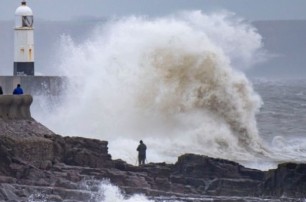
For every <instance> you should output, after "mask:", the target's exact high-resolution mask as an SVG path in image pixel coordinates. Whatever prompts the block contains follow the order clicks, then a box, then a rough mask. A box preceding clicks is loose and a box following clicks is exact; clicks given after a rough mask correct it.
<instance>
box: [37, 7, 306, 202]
mask: <svg viewBox="0 0 306 202" xmlns="http://www.w3.org/2000/svg"><path fill="white" fill-rule="evenodd" d="M55 57H57V58H58V61H59V62H58V63H57V64H54V68H56V70H57V71H58V72H60V74H61V75H63V76H66V77H67V78H68V80H69V83H68V86H67V89H65V90H64V92H65V93H64V95H63V97H62V98H61V101H60V102H58V103H56V104H55V106H56V107H53V108H52V107H51V108H52V113H51V114H49V111H48V110H46V111H39V112H37V113H34V114H33V116H34V117H35V118H37V119H38V120H40V121H41V122H42V123H43V124H45V125H46V126H47V127H49V128H50V129H51V130H53V131H55V132H57V133H59V134H62V135H71V136H83V137H89V138H98V139H101V140H107V141H108V142H109V153H110V154H111V155H112V158H113V159H116V158H120V159H123V160H125V161H127V162H128V163H131V164H135V163H136V156H137V154H136V147H137V145H138V142H139V140H143V141H144V142H145V144H146V145H147V147H148V150H147V160H148V162H167V163H174V162H175V161H176V160H177V157H178V156H179V155H181V154H184V153H196V154H201V155H207V156H210V157H218V158H224V159H228V160H233V161H236V162H239V163H242V164H243V165H245V166H248V167H253V168H258V169H262V170H266V169H269V168H274V167H275V166H276V165H277V164H278V163H280V162H284V161H293V162H303V161H305V159H306V152H305V146H306V141H305V138H304V131H305V127H304V122H305V115H304V114H305V113H304V110H305V109H304V108H305V103H304V101H305V100H306V95H305V90H306V89H305V87H304V86H305V85H302V84H300V83H295V82H292V83H290V81H288V82H286V81H281V82H280V81H270V80H252V81H251V80H250V79H248V78H247V77H246V76H245V74H244V73H243V72H244V70H246V69H248V68H252V65H254V64H256V63H258V62H262V61H264V60H265V59H266V57H267V55H266V52H265V51H264V49H263V44H262V37H261V36H260V35H259V34H258V32H257V30H256V29H255V28H254V27H252V26H251V25H250V24H248V23H247V22H245V21H243V20H242V19H240V18H238V17H236V16H234V15H233V14H230V13H217V14H210V15H206V14H203V13H202V12H201V11H193V12H183V13H179V14H175V15H171V16H167V17H162V18H148V17H139V16H130V17H126V18H121V19H114V20H110V21H108V22H107V23H106V24H101V25H97V27H96V28H95V29H94V30H93V31H92V34H91V36H90V37H89V38H88V39H87V40H85V41H83V42H81V43H76V42H74V41H73V38H71V37H70V36H67V35H66V36H62V43H61V50H60V51H59V53H58V55H56V56H55ZM304 83H305V82H304ZM34 111H35V110H34ZM46 114H49V115H47V116H46ZM42 117H44V118H42ZM110 186H112V185H110ZM115 195H116V194H115ZM118 197H119V199H118V200H117V199H116V200H117V201H125V200H127V201H129V200H130V199H124V198H120V197H121V196H120V194H119V196H118ZM135 197H136V198H135V199H134V198H133V200H132V201H137V200H138V197H140V199H139V200H138V201H150V200H149V199H144V198H141V196H135ZM103 200H104V201H108V199H103ZM112 200H115V199H112ZM116 200H115V201H116ZM203 200H204V199H203ZM208 200H210V199H209V198H208ZM250 200H251V199H250Z"/></svg>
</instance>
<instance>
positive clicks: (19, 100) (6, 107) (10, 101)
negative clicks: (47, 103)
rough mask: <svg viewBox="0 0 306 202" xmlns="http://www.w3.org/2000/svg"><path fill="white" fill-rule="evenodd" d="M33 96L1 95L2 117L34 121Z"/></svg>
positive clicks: (0, 108)
mask: <svg viewBox="0 0 306 202" xmlns="http://www.w3.org/2000/svg"><path fill="white" fill-rule="evenodd" d="M32 102H33V98H32V96H31V95H0V117H1V118H3V119H5V120H7V119H32V117H31V112H30V106H31V104H32Z"/></svg>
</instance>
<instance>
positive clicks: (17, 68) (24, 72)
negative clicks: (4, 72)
mask: <svg viewBox="0 0 306 202" xmlns="http://www.w3.org/2000/svg"><path fill="white" fill-rule="evenodd" d="M14 76H34V62H14Z"/></svg>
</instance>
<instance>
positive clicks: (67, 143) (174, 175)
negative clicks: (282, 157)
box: [0, 98, 306, 201]
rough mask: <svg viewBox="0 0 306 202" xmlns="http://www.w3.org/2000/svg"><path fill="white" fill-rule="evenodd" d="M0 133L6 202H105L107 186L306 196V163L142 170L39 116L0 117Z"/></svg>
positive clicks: (0, 190) (194, 161)
mask: <svg viewBox="0 0 306 202" xmlns="http://www.w3.org/2000/svg"><path fill="white" fill-rule="evenodd" d="M0 99H1V98H0ZM0 102H1V100H0ZM0 129H1V134H0V201H31V200H32V199H34V198H35V199H39V198H43V200H42V201H101V199H100V198H99V197H101V194H99V191H100V190H99V186H100V183H101V182H102V181H109V182H110V183H111V184H113V185H115V186H118V187H119V188H120V189H121V190H123V191H124V193H125V194H126V195H132V194H144V195H146V196H148V197H149V198H150V197H151V198H154V197H156V198H158V197H161V196H163V197H171V198H172V199H173V198H186V197H189V198H190V197H193V198H195V200H192V201H201V200H196V198H198V199H200V198H201V197H203V196H212V197H213V196H215V197H220V196H231V197H259V198H265V199H279V198H282V199H283V200H282V201H301V200H302V198H305V197H306V164H296V163H283V164H280V165H279V166H278V168H277V169H273V170H269V171H260V170H255V169H249V168H245V167H243V166H241V165H239V164H238V163H235V162H232V161H228V160H223V159H215V158H210V157H207V156H200V155H195V154H185V155H182V156H180V157H178V160H177V162H176V163H174V164H166V163H150V164H147V165H145V166H141V167H138V166H133V165H129V164H128V163H126V162H124V161H122V160H113V159H112V158H111V155H110V154H109V153H108V147H107V145H108V142H107V141H100V140H96V139H89V138H82V137H63V136H60V135H57V134H54V133H53V132H52V131H50V130H49V129H48V128H46V127H45V126H43V125H42V124H40V123H38V122H37V121H35V120H34V119H33V118H24V117H16V116H15V117H14V118H9V117H0ZM36 201H37V200H36ZM156 201H158V200H156ZM169 201H170V200H169ZM186 201H187V200H186ZM233 201H235V200H233ZM237 201H239V200H237ZM240 201H241V200H240Z"/></svg>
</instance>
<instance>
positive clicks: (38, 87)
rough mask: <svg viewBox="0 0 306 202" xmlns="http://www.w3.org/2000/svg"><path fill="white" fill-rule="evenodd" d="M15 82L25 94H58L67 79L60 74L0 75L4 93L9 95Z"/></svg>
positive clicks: (0, 83) (63, 87)
mask: <svg viewBox="0 0 306 202" xmlns="http://www.w3.org/2000/svg"><path fill="white" fill-rule="evenodd" d="M17 84H21V87H22V88H23V91H24V93H26V94H31V95H33V96H37V95H50V96H58V95H60V94H61V93H62V91H63V89H65V88H66V85H67V79H66V78H65V77H60V76H0V86H2V89H3V92H4V94H7V95H11V94H12V93H13V90H14V88H16V86H17Z"/></svg>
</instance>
